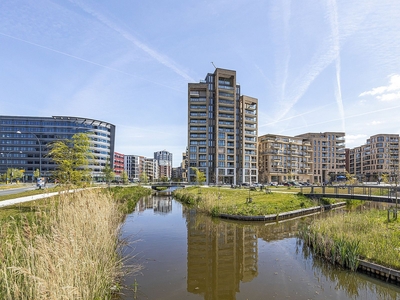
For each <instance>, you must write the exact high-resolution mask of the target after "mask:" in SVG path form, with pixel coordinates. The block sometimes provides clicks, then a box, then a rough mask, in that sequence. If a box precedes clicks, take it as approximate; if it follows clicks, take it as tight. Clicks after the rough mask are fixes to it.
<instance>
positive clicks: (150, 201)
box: [135, 194, 172, 214]
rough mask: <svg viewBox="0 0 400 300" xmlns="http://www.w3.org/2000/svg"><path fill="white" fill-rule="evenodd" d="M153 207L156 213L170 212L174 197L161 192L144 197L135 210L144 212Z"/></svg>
mask: <svg viewBox="0 0 400 300" xmlns="http://www.w3.org/2000/svg"><path fill="white" fill-rule="evenodd" d="M146 209H152V210H153V211H154V213H158V214H168V213H170V212H171V211H172V197H171V195H168V194H161V195H159V196H157V197H155V196H149V197H144V198H142V199H141V200H139V201H138V203H137V204H136V208H135V211H137V212H143V211H145V210H146Z"/></svg>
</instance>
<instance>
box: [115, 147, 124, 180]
mask: <svg viewBox="0 0 400 300" xmlns="http://www.w3.org/2000/svg"><path fill="white" fill-rule="evenodd" d="M123 171H124V155H123V154H122V153H118V152H114V173H115V177H116V180H120V179H121V177H122V172H123Z"/></svg>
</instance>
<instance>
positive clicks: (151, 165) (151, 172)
mask: <svg viewBox="0 0 400 300" xmlns="http://www.w3.org/2000/svg"><path fill="white" fill-rule="evenodd" d="M144 170H145V173H146V175H147V180H148V181H149V182H152V181H157V180H158V179H159V178H160V174H159V165H158V160H157V159H155V158H146V159H145V161H144Z"/></svg>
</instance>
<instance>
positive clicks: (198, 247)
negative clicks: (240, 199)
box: [186, 211, 258, 299]
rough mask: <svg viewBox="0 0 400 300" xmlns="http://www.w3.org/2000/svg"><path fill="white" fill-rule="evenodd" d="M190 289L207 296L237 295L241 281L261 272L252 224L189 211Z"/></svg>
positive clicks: (211, 297)
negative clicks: (239, 223) (218, 220)
mask: <svg viewBox="0 0 400 300" xmlns="http://www.w3.org/2000/svg"><path fill="white" fill-rule="evenodd" d="M186 216H187V224H188V225H187V227H188V237H187V239H188V255H187V268H188V276H187V289H188V291H189V292H191V293H194V294H204V299H235V295H236V293H237V292H238V291H239V282H240V281H243V282H248V281H251V280H252V279H253V278H254V277H256V276H257V274H258V271H257V263H258V261H257V253H258V252H257V234H256V229H255V228H254V227H251V226H238V225H237V224H235V223H228V222H211V219H210V218H209V217H206V216H203V215H196V213H194V212H193V211H189V213H187V215H186Z"/></svg>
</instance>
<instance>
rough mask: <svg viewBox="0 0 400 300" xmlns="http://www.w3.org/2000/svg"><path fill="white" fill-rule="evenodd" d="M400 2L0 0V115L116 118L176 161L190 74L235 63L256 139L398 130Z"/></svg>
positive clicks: (128, 148) (123, 145) (125, 140)
mask: <svg viewBox="0 0 400 300" xmlns="http://www.w3.org/2000/svg"><path fill="white" fill-rule="evenodd" d="M399 20H400V5H399V3H398V1H395V0H393V1H387V0H362V1H348V0H344V1H339V0H336V1H335V0H315V1H305V0H304V1H284V0H280V1H272V0H271V1H268V0H260V1H259V0H252V1H247V0H246V1H244V0H243V1H242V0H234V1H232V0H231V1H228V0H213V1H205V0H197V1H192V0H185V1H161V0H158V1H154V0H148V1H139V0H119V1H109V0H108V1H105V0H96V1H91V0H85V1H79V0H71V1H67V0H65V1H64V0H59V1H51V0H35V1H30V0H2V1H0V70H1V71H0V114H2V115H26V116H53V115H71V116H81V117H88V118H94V119H99V120H104V121H107V122H110V123H113V124H115V125H116V126H117V137H116V138H117V140H116V151H118V152H121V153H124V154H137V155H144V156H147V157H152V156H153V153H154V152H155V151H160V150H164V149H165V150H167V151H170V152H172V153H173V155H174V166H178V165H179V163H180V161H181V153H182V152H183V151H184V150H185V147H186V144H187V84H188V83H189V82H198V81H199V80H202V79H204V78H205V76H206V74H207V73H209V72H210V73H211V72H213V71H214V67H213V65H212V64H211V62H213V63H214V64H215V66H217V67H219V68H225V69H231V70H236V72H237V80H238V82H239V83H240V85H241V91H242V94H244V95H248V96H251V97H255V98H258V99H259V135H262V134H266V133H272V134H283V135H297V134H302V133H306V132H324V131H344V132H345V133H346V147H350V148H352V147H355V146H359V145H361V144H364V143H365V141H366V139H367V138H368V137H369V136H371V135H374V134H378V133H400V121H399V119H400V118H399V115H400V34H399V33H400V21H399Z"/></svg>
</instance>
